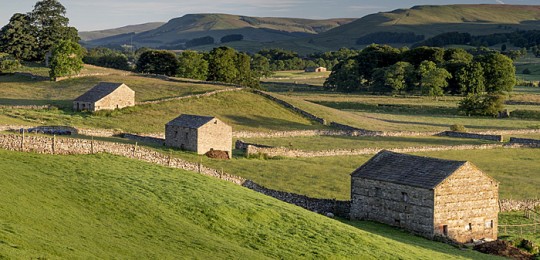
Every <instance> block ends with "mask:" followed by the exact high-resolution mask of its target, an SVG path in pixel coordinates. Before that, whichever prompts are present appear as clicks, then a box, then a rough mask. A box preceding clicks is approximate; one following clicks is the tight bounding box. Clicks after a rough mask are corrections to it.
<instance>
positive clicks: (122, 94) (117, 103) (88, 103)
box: [73, 82, 135, 111]
mask: <svg viewBox="0 0 540 260" xmlns="http://www.w3.org/2000/svg"><path fill="white" fill-rule="evenodd" d="M134 105H135V91H133V90H132V89H130V88H129V87H128V86H127V85H126V84H123V83H109V82H101V83H99V84H97V85H96V86H94V87H93V88H92V89H90V90H89V91H87V92H86V93H84V94H83V95H82V96H80V97H78V98H76V99H75V100H74V101H73V110H75V111H82V110H87V111H98V110H105V109H109V110H112V109H117V108H124V107H131V106H134Z"/></svg>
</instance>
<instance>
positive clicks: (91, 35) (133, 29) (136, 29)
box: [79, 22, 165, 41]
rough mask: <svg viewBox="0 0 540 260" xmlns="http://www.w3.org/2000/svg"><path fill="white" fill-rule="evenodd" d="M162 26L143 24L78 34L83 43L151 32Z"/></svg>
mask: <svg viewBox="0 0 540 260" xmlns="http://www.w3.org/2000/svg"><path fill="white" fill-rule="evenodd" d="M163 24H165V23H163V22H155V23H143V24H137V25H128V26H124V27H120V28H115V29H108V30H99V31H89V32H79V37H81V40H83V41H91V40H96V39H102V38H106V37H111V36H116V35H120V34H126V33H140V32H145V31H150V30H153V29H156V28H158V27H160V26H162V25H163Z"/></svg>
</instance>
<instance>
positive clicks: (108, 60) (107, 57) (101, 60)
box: [83, 47, 131, 70]
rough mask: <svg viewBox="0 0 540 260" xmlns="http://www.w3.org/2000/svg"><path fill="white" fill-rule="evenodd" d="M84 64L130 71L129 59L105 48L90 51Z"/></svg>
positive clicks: (118, 52) (120, 53)
mask: <svg viewBox="0 0 540 260" xmlns="http://www.w3.org/2000/svg"><path fill="white" fill-rule="evenodd" d="M83 61H84V63H87V64H92V65H96V66H101V67H107V68H113V69H120V70H130V69H131V68H130V65H129V62H128V57H127V56H126V55H125V54H123V53H122V52H120V51H117V50H112V49H108V48H104V47H100V48H94V49H90V50H89V51H88V53H87V54H86V56H85V57H84V58H83Z"/></svg>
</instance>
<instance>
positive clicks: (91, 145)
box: [90, 136, 94, 154]
mask: <svg viewBox="0 0 540 260" xmlns="http://www.w3.org/2000/svg"><path fill="white" fill-rule="evenodd" d="M90 153H91V154H94V137H93V136H92V140H91V141H90Z"/></svg>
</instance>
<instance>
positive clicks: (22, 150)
mask: <svg viewBox="0 0 540 260" xmlns="http://www.w3.org/2000/svg"><path fill="white" fill-rule="evenodd" d="M21 152H24V128H23V129H22V139H21Z"/></svg>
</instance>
